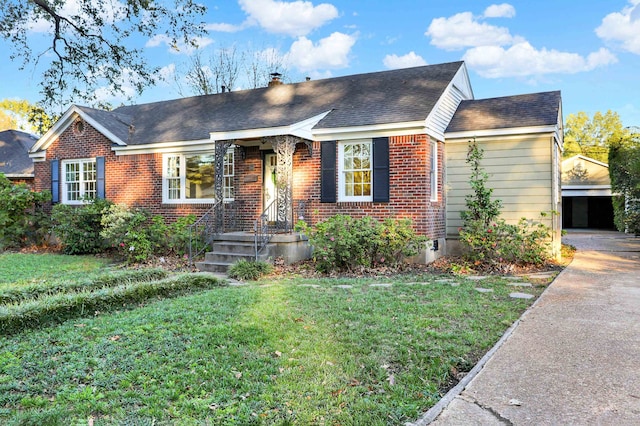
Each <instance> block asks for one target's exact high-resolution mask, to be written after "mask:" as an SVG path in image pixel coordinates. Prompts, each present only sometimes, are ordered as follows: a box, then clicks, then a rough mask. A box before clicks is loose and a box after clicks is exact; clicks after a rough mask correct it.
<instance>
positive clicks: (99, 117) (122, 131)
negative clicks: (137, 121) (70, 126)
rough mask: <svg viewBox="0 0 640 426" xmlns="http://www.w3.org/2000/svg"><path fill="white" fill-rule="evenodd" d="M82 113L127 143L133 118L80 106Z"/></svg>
mask: <svg viewBox="0 0 640 426" xmlns="http://www.w3.org/2000/svg"><path fill="white" fill-rule="evenodd" d="M78 108H79V109H80V110H81V111H82V112H84V113H85V114H87V115H88V116H89V117H91V118H93V119H94V120H96V121H97V122H98V123H100V124H101V125H102V126H103V127H104V128H105V129H107V130H108V131H110V132H111V133H113V134H114V135H115V136H116V137H118V139H120V140H122V141H125V142H126V140H127V139H128V138H129V126H130V125H131V121H132V119H133V118H132V117H130V116H128V115H124V114H119V113H118V112H115V111H104V110H101V109H94V108H88V107H83V106H79V107H78Z"/></svg>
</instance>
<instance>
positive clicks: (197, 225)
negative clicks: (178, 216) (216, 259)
mask: <svg viewBox="0 0 640 426" xmlns="http://www.w3.org/2000/svg"><path fill="white" fill-rule="evenodd" d="M223 209H224V204H223V203H222V201H216V202H215V204H214V205H213V206H212V207H211V208H210V209H209V210H208V211H207V212H206V213H205V214H204V215H202V217H201V218H200V219H198V220H197V221H195V222H194V223H193V224H192V225H190V226H189V263H193V259H194V258H195V257H196V256H199V255H200V254H202V253H203V252H204V251H205V250H206V249H207V247H209V246H210V245H211V242H212V241H213V239H214V238H215V236H216V235H217V234H219V233H221V232H222V231H223V229H224V212H223Z"/></svg>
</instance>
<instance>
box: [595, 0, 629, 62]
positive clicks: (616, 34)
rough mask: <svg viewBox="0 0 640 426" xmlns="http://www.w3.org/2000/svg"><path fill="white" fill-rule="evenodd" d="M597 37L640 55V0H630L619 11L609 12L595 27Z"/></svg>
mask: <svg viewBox="0 0 640 426" xmlns="http://www.w3.org/2000/svg"><path fill="white" fill-rule="evenodd" d="M596 34H597V35H598V37H600V38H601V39H603V40H605V41H609V42H613V43H616V44H619V45H620V46H621V47H622V48H623V49H624V50H627V51H629V52H631V53H635V54H636V55H640V0H632V1H630V6H627V7H625V8H623V9H622V11H621V12H615V13H610V14H609V15H607V16H605V17H604V19H602V24H601V25H600V26H599V27H598V28H596Z"/></svg>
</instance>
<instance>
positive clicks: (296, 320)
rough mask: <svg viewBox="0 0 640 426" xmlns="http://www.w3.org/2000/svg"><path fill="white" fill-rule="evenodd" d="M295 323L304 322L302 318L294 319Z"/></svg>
mask: <svg viewBox="0 0 640 426" xmlns="http://www.w3.org/2000/svg"><path fill="white" fill-rule="evenodd" d="M294 321H295V322H304V318H302V317H300V318H296V319H294Z"/></svg>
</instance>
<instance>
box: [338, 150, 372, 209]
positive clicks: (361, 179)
mask: <svg viewBox="0 0 640 426" xmlns="http://www.w3.org/2000/svg"><path fill="white" fill-rule="evenodd" d="M338 199H339V201H372V200H373V150H372V143H371V140H356V141H348V142H341V143H339V144H338Z"/></svg>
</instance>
